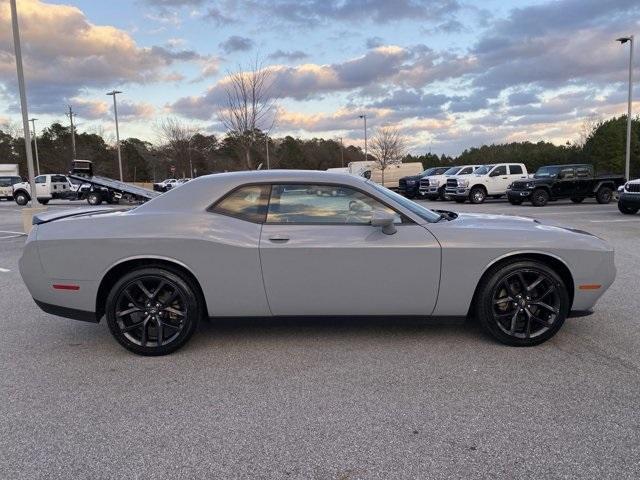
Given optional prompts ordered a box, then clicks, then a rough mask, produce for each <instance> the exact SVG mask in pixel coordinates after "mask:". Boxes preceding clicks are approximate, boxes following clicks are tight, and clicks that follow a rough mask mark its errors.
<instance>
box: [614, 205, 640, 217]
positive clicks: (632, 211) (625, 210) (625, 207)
mask: <svg viewBox="0 0 640 480" xmlns="http://www.w3.org/2000/svg"><path fill="white" fill-rule="evenodd" d="M618 210H620V213H624V214H625V215H635V214H636V213H638V210H640V208H638V207H629V206H628V205H625V204H624V203H620V202H618Z"/></svg>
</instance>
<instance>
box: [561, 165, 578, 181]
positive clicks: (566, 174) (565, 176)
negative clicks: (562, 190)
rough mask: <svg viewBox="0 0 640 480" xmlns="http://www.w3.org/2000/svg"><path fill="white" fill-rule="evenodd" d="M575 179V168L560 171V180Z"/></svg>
mask: <svg viewBox="0 0 640 480" xmlns="http://www.w3.org/2000/svg"><path fill="white" fill-rule="evenodd" d="M573 177H575V173H574V171H573V168H563V169H562V170H560V178H562V179H565V180H567V179H569V178H573Z"/></svg>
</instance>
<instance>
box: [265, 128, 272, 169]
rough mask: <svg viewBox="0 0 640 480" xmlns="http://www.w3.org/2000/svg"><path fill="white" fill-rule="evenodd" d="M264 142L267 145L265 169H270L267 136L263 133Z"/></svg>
mask: <svg viewBox="0 0 640 480" xmlns="http://www.w3.org/2000/svg"><path fill="white" fill-rule="evenodd" d="M264 143H265V145H266V147H267V170H271V166H270V165H269V136H267V135H265V137H264Z"/></svg>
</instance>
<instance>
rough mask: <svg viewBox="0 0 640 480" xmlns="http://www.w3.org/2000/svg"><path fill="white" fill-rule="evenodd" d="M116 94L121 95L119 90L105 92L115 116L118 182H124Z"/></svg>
mask: <svg viewBox="0 0 640 480" xmlns="http://www.w3.org/2000/svg"><path fill="white" fill-rule="evenodd" d="M118 93H122V92H121V91H119V90H112V91H110V92H107V95H111V96H112V97H113V113H114V115H115V116H116V146H117V148H118V168H119V169H120V181H121V182H122V181H124V180H123V179H122V155H121V153H120V131H119V130H118V105H117V104H116V95H117V94H118Z"/></svg>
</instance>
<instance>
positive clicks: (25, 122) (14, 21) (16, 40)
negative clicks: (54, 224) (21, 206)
mask: <svg viewBox="0 0 640 480" xmlns="http://www.w3.org/2000/svg"><path fill="white" fill-rule="evenodd" d="M9 3H10V5H11V27H12V29H13V48H14V51H15V54H16V70H17V73H18V90H19V91H20V109H21V110H22V128H23V130H24V147H25V150H26V152H27V170H28V172H29V185H30V187H31V195H32V196H33V198H35V196H36V181H35V176H34V174H33V154H32V152H31V138H30V137H31V132H30V131H29V112H28V111H27V89H26V88H25V85H24V69H23V68H22V50H21V48H20V27H19V25H18V8H17V7H16V0H10V2H9ZM31 204H32V205H34V202H33V200H31Z"/></svg>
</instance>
